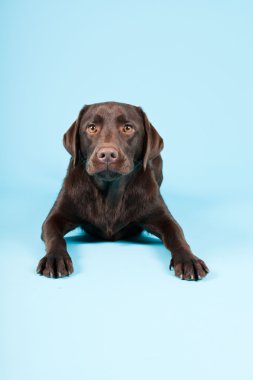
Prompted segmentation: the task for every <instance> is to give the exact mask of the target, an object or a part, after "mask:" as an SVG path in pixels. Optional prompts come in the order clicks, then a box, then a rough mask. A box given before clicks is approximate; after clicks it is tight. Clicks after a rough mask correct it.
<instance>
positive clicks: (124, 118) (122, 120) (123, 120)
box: [116, 114, 127, 123]
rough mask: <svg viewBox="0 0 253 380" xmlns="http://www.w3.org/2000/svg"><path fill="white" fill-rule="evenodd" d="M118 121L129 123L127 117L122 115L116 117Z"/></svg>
mask: <svg viewBox="0 0 253 380" xmlns="http://www.w3.org/2000/svg"><path fill="white" fill-rule="evenodd" d="M116 121H117V122H119V123H125V122H126V121H127V118H126V116H125V115H123V114H121V115H119V116H117V117H116Z"/></svg>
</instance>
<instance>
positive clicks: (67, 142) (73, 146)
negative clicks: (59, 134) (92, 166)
mask: <svg viewBox="0 0 253 380" xmlns="http://www.w3.org/2000/svg"><path fill="white" fill-rule="evenodd" d="M88 107H89V106H88V105H85V106H84V107H83V108H82V109H81V111H80V112H79V116H78V118H77V119H76V120H75V121H74V123H73V124H72V125H71V126H70V128H69V129H68V130H67V132H66V133H65V134H64V136H63V145H64V147H65V149H66V150H67V151H68V152H69V154H71V156H72V159H73V165H74V166H76V165H77V163H78V158H79V157H78V152H79V134H78V132H79V126H80V122H81V119H82V116H83V114H84V113H85V111H86V110H87V108H88Z"/></svg>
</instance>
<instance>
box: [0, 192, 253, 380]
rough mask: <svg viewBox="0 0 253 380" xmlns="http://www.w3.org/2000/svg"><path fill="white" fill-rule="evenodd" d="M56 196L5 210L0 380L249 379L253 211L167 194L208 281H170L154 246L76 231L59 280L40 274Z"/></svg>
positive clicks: (152, 241) (149, 239) (165, 256)
mask: <svg viewBox="0 0 253 380" xmlns="http://www.w3.org/2000/svg"><path fill="white" fill-rule="evenodd" d="M54 196H55V194H51V195H49V196H47V197H45V194H44V196H43V194H40V193H37V194H36V196H35V197H34V196H33V197H31V195H30V194H29V193H28V192H27V193H26V194H23V197H22V199H18V198H16V199H14V198H13V197H12V195H11V194H9V195H8V196H5V197H2V200H3V205H2V206H3V207H2V209H4V211H6V209H7V207H8V206H7V205H8V204H9V207H10V204H12V206H11V207H10V208H9V213H8V215H7V220H6V219H5V223H6V222H7V221H8V222H11V223H12V227H11V229H8V231H6V233H5V239H3V240H2V241H1V252H2V255H1V268H2V276H1V283H2V285H3V286H4V292H2V297H1V298H2V302H1V304H2V312H1V317H0V319H1V327H4V328H3V341H2V342H4V352H3V355H2V356H1V361H2V364H3V365H2V371H3V376H1V378H2V379H4V380H10V379H16V378H19V379H27V380H30V379H31V380H32V379H37V380H40V379H43V380H44V379H49V380H51V379H54V378H60V379H69V378H73V379H84V378H85V379H89V380H93V379H94V380H97V379H105V380H107V379H108V380H118V379H124V380H125V379H126V380H128V379H131V380H137V379H168V378H176V379H180V380H181V379H185V378H187V379H196V378H205V379H212V380H213V379H220V380H221V379H235V380H238V379H243V380H250V379H252V376H253V370H252V353H251V351H252V349H251V348H252V347H251V342H252V338H253V333H252V320H253V307H252V267H253V255H252V236H251V235H250V227H248V229H247V227H246V222H248V221H247V220H246V219H244V223H245V224H244V226H242V225H241V224H240V223H241V222H239V221H238V217H240V216H241V215H240V212H244V211H245V209H247V210H249V209H250V208H251V210H252V204H250V202H248V203H247V202H246V201H245V202H241V204H236V203H235V202H234V201H233V199H231V200H227V201H224V200H222V202H221V201H218V200H217V199H216V200H215V199H213V200H212V201H210V198H209V199H208V201H205V199H203V198H202V199H199V202H198V200H197V199H196V198H193V197H192V198H191V197H185V196H183V195H180V196H176V195H173V194H170V202H169V201H168V200H167V202H168V203H169V204H171V205H172V204H173V207H171V209H172V210H173V211H174V215H176V216H177V218H178V219H179V220H180V222H181V223H182V224H183V226H184V230H185V233H186V235H187V237H188V240H190V243H191V246H192V248H193V249H194V252H195V253H196V254H198V255H199V256H200V257H201V258H203V259H204V260H205V261H206V263H207V264H208V266H209V267H210V270H211V273H210V274H209V275H208V277H207V278H206V279H204V280H202V281H199V282H187V281H181V280H179V279H177V278H176V277H174V275H173V272H170V271H169V270H168V265H169V260H170V254H169V253H168V252H167V251H166V249H165V248H164V247H163V245H162V244H161V243H160V241H159V240H158V239H157V238H155V237H153V236H152V235H147V234H146V236H145V234H144V237H143V238H142V239H141V240H142V241H143V242H142V243H141V242H135V243H129V242H124V241H122V242H115V243H114V242H112V243H111V242H93V241H92V239H91V238H89V237H84V239H83V240H84V241H83V242H82V243H81V242H80V241H79V239H80V238H78V235H79V233H80V231H78V230H76V231H75V232H74V233H71V234H69V235H71V236H69V237H68V248H69V252H70V254H71V256H72V259H73V263H74V267H75V273H74V275H72V276H71V277H69V278H64V279H58V280H54V279H47V278H44V277H40V276H38V275H36V274H35V267H36V264H37V261H38V260H39V259H40V257H41V256H42V255H43V252H44V247H43V244H42V242H40V240H39V233H40V224H41V221H42V220H43V218H44V216H45V210H46V209H47V206H49V205H50V204H51V201H52V199H53V197H54ZM190 205H191V207H190ZM48 208H49V207H48ZM14 210H15V212H14ZM6 214H7V213H6ZM15 215H17V216H15ZM245 215H246V214H245ZM30 217H31V218H32V220H33V221H34V222H33V223H30V224H28V221H29V218H30ZM245 227H246V228H245ZM3 228H4V227H3Z"/></svg>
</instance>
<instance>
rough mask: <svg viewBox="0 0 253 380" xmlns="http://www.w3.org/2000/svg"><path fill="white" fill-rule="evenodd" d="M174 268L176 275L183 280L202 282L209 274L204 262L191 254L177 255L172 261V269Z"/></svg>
mask: <svg viewBox="0 0 253 380" xmlns="http://www.w3.org/2000/svg"><path fill="white" fill-rule="evenodd" d="M172 268H174V272H175V275H176V276H177V277H179V278H181V280H193V281H197V280H201V279H202V278H203V277H205V276H206V275H207V273H208V272H209V269H208V267H207V266H206V264H205V262H204V261H203V260H200V259H199V258H198V257H197V256H194V255H193V254H189V253H187V254H186V253H177V254H176V255H174V257H173V258H172V259H171V262H170V269H172Z"/></svg>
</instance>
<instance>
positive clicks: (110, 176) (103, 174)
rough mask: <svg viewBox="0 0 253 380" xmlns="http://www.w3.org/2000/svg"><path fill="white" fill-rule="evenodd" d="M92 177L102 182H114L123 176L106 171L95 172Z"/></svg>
mask: <svg viewBox="0 0 253 380" xmlns="http://www.w3.org/2000/svg"><path fill="white" fill-rule="evenodd" d="M94 175H95V176H96V177H98V178H100V179H102V180H103V181H115V180H116V179H118V178H120V177H121V176H122V175H123V173H120V172H117V171H113V170H109V169H106V170H102V171H99V172H96V173H94Z"/></svg>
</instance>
